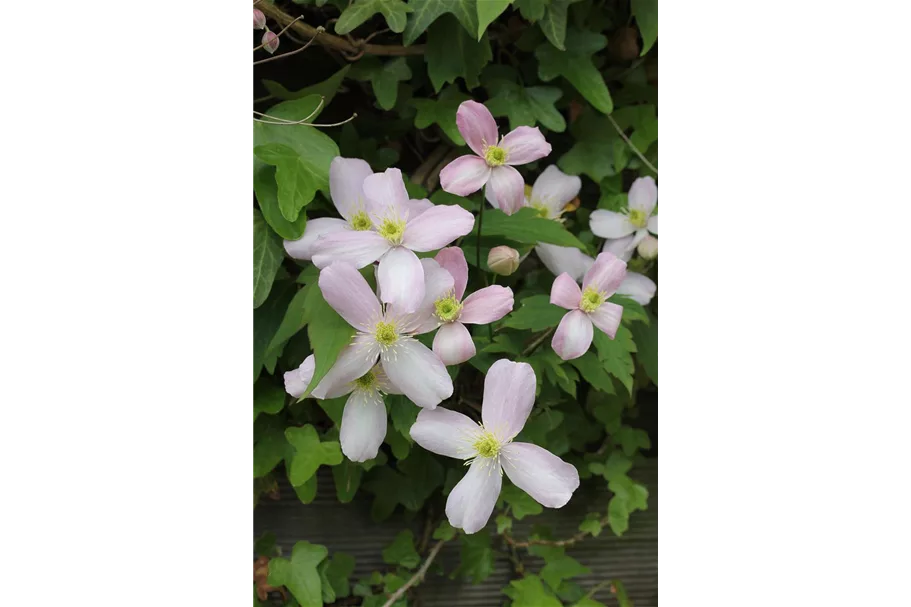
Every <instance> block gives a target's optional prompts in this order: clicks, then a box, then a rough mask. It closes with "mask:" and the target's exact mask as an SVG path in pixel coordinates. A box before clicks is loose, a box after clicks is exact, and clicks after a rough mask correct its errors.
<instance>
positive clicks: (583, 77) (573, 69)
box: [535, 30, 614, 114]
mask: <svg viewBox="0 0 911 607" xmlns="http://www.w3.org/2000/svg"><path fill="white" fill-rule="evenodd" d="M567 40H568V43H567V44H566V50H565V51H561V50H559V49H557V48H555V47H554V46H553V45H552V44H549V43H544V44H542V45H541V46H539V47H538V48H537V50H535V56H536V57H537V58H538V76H539V77H540V78H541V80H543V81H545V82H550V81H551V80H553V79H554V78H556V77H557V76H563V77H564V78H566V79H567V80H568V81H569V82H570V84H572V85H573V87H575V89H576V90H577V91H579V93H580V94H581V95H582V96H583V97H584V98H585V100H586V101H588V102H589V103H591V104H592V105H593V106H594V107H595V109H597V110H598V111H600V112H603V113H605V114H610V113H611V112H612V111H613V110H614V104H613V101H611V96H610V91H609V90H608V89H607V83H605V82H604V78H603V77H602V76H601V72H600V71H598V68H597V67H595V64H594V62H593V61H592V58H591V56H592V55H593V54H594V53H596V52H598V51H599V50H601V49H603V48H604V47H605V46H606V45H607V38H605V37H604V36H602V35H601V34H596V33H594V32H589V31H585V30H572V31H570V32H568V33H567Z"/></svg>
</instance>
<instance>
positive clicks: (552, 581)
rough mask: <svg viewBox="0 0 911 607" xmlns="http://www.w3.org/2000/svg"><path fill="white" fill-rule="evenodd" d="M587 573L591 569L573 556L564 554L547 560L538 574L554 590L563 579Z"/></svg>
mask: <svg viewBox="0 0 911 607" xmlns="http://www.w3.org/2000/svg"><path fill="white" fill-rule="evenodd" d="M589 573H591V569H589V568H588V567H586V566H584V565H583V564H582V563H580V562H579V561H577V560H576V559H574V558H573V557H571V556H567V555H565V554H564V555H562V556H560V557H559V558H555V559H550V560H548V561H547V564H546V565H544V567H543V568H542V569H541V574H540V575H541V579H543V580H544V581H545V582H547V585H548V586H550V587H551V588H552V589H553V590H554V591H556V590H557V589H558V588H559V587H560V584H561V583H563V580H568V579H570V578H574V577H578V576H580V575H587V574H589Z"/></svg>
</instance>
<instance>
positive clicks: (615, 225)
mask: <svg viewBox="0 0 911 607" xmlns="http://www.w3.org/2000/svg"><path fill="white" fill-rule="evenodd" d="M589 227H590V228H591V231H592V232H594V234H595V236H600V237H601V238H623V237H624V236H626V235H628V234H632V233H633V232H635V231H636V226H634V225H633V224H632V222H630V220H629V217H627V216H626V215H624V214H623V213H615V212H614V211H605V210H604V209H598V210H597V211H592V214H591V218H590V219H589Z"/></svg>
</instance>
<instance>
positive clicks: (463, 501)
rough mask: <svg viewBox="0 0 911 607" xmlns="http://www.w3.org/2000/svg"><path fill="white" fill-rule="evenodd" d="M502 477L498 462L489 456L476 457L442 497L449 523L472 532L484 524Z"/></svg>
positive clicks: (497, 494)
mask: <svg viewBox="0 0 911 607" xmlns="http://www.w3.org/2000/svg"><path fill="white" fill-rule="evenodd" d="M502 483H503V479H502V473H501V471H500V465H499V464H498V463H497V462H496V460H493V459H491V458H486V457H478V458H476V459H475V460H474V461H473V462H471V467H469V468H468V473H467V474H466V475H465V477H464V478H463V479H462V480H460V481H459V483H458V484H457V485H456V486H455V487H454V488H453V489H452V493H450V494H449V499H447V500H446V518H448V519H449V524H450V525H452V526H453V527H455V528H456V529H461V530H463V531H464V532H465V533H476V532H478V531H480V530H481V529H483V528H484V526H485V525H487V521H488V520H490V515H491V513H492V512H493V508H494V506H496V504H497V498H498V497H500V487H501V486H502Z"/></svg>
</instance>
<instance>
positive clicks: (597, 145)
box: [557, 112, 626, 197]
mask: <svg viewBox="0 0 911 607" xmlns="http://www.w3.org/2000/svg"><path fill="white" fill-rule="evenodd" d="M570 130H571V132H572V134H573V136H574V139H575V143H574V144H573V147H572V149H570V151H569V152H567V153H566V154H564V155H563V156H562V157H560V159H559V160H558V161H557V166H559V167H560V168H561V169H562V170H564V171H565V172H567V173H569V174H570V175H582V174H586V175H588V176H589V177H591V178H592V179H593V180H594V181H597V182H599V183H603V182H606V181H608V180H607V179H606V178H608V177H613V176H614V175H616V174H617V170H616V168H615V167H614V165H613V153H614V145H613V144H614V141H617V140H619V139H620V136H619V135H617V131H616V130H614V127H613V126H612V125H611V124H610V122H609V121H608V119H607V118H606V117H604V116H601V115H600V114H595V113H594V112H584V113H583V114H582V116H581V117H580V118H579V119H578V120H577V121H576V122H575V123H573V126H572V128H571V129H570ZM612 193H613V192H612ZM620 195H621V196H624V197H625V196H626V195H625V194H620Z"/></svg>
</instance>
